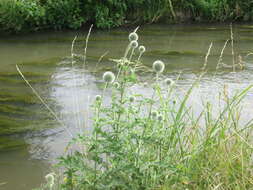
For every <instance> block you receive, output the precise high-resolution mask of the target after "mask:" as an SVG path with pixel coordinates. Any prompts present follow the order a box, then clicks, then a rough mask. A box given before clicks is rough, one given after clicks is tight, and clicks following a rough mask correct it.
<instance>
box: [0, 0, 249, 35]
mask: <svg viewBox="0 0 253 190" xmlns="http://www.w3.org/2000/svg"><path fill="white" fill-rule="evenodd" d="M252 8H253V1H252V0H243V1H241V0H1V1H0V30H2V31H9V32H20V31H35V30H42V29H57V30H59V29H63V28H70V29H78V28H80V27H82V26H83V25H85V24H87V23H93V24H95V26H96V27H98V28H112V27H117V26H121V25H126V24H136V23H138V24H140V23H152V22H159V21H160V22H164V23H177V22H183V21H186V20H187V21H192V22H223V21H252V20H253V9H252Z"/></svg>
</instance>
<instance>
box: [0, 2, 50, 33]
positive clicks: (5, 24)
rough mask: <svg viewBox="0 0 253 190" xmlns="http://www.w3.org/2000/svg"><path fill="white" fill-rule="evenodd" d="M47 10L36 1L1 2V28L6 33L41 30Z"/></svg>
mask: <svg viewBox="0 0 253 190" xmlns="http://www.w3.org/2000/svg"><path fill="white" fill-rule="evenodd" d="M44 16H45V9H44V8H43V7H42V6H40V5H39V3H38V2H37V1H34V0H23V1H18V0H17V1H16V0H7V1H6V0H4V1H0V27H1V28H2V29H3V30H6V31H13V32H20V31H21V30H25V31H27V30H39V29H41V27H42V25H43V23H44V22H43V21H44Z"/></svg>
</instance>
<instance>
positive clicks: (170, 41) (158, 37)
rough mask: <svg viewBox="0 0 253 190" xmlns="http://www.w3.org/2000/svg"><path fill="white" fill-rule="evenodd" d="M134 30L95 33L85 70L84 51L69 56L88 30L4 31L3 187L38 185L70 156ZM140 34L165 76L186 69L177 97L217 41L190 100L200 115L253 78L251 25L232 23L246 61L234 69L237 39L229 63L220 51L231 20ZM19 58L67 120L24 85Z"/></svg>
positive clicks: (0, 80)
mask: <svg viewBox="0 0 253 190" xmlns="http://www.w3.org/2000/svg"><path fill="white" fill-rule="evenodd" d="M129 31H130V30H129V29H116V30H111V31H103V32H102V31H93V32H92V34H91V37H90V40H89V45H88V49H87V59H86V62H87V65H86V67H85V68H83V64H82V63H83V60H82V58H79V57H76V58H75V60H74V61H75V63H74V66H73V67H72V63H71V59H70V57H69V55H70V49H71V42H72V40H73V38H74V36H75V35H78V38H77V41H76V45H75V48H74V51H75V53H76V54H83V52H84V35H85V34H86V33H87V31H79V32H50V33H37V34H29V35H22V36H0V190H2V189H3V190H28V189H32V188H35V187H38V186H39V184H40V183H42V182H43V181H44V176H45V174H47V173H48V172H49V171H50V165H51V164H52V163H54V162H55V161H54V159H55V158H57V157H58V156H59V155H61V154H64V147H65V146H66V144H67V142H68V141H69V140H70V139H71V136H74V135H76V134H77V133H79V132H87V131H88V130H89V128H90V127H89V122H88V119H87V118H89V116H90V112H89V104H90V102H92V100H93V98H94V96H95V95H96V94H100V93H101V91H102V80H101V75H102V73H103V72H104V71H105V70H108V69H113V68H114V64H113V63H112V62H111V61H110V60H109V58H119V57H120V56H122V55H123V54H124V50H125V47H126V45H127V43H128V40H127V36H128V33H129ZM139 35H140V39H139V43H140V44H142V45H145V46H146V48H147V52H146V53H145V54H144V57H143V58H142V61H143V62H144V63H145V64H146V65H147V66H150V65H151V64H152V62H153V61H154V60H156V59H161V60H163V61H164V62H165V63H166V72H165V74H164V77H166V76H168V77H171V78H173V79H176V78H177V77H178V76H179V75H180V79H179V81H178V82H177V86H176V88H177V92H176V93H178V96H179V97H180V95H182V94H184V93H185V89H187V88H188V87H189V86H190V85H191V84H192V82H193V81H195V80H196V78H197V77H198V76H199V75H200V73H201V72H202V71H201V68H202V67H203V64H204V62H205V55H206V52H207V50H208V48H209V45H210V43H211V42H212V43H213V47H212V49H211V51H210V55H209V57H208V62H207V70H208V72H207V73H206V74H205V75H204V76H203V78H202V79H201V81H200V84H199V85H198V86H197V87H196V88H195V89H194V91H193V93H192V95H191V97H190V99H189V105H191V106H193V109H194V110H195V111H196V113H198V112H200V111H201V109H202V102H203V101H206V100H209V101H210V102H211V103H213V105H214V107H215V106H216V100H218V98H219V92H221V91H223V89H224V88H226V89H227V91H228V94H231V95H232V94H233V93H235V92H236V91H239V90H240V89H243V88H245V87H247V86H248V85H250V84H252V83H253V55H248V56H247V54H249V53H250V52H253V48H252V47H253V26H250V25H235V26H234V31H233V35H234V52H235V56H234V59H235V62H236V63H238V62H240V63H241V64H242V65H243V68H241V67H240V66H238V67H236V72H233V68H232V56H231V54H232V53H231V52H232V51H231V43H228V45H227V47H226V49H225V50H224V54H223V59H222V61H223V63H224V65H223V67H222V68H220V69H218V70H216V66H217V62H218V59H219V56H220V52H221V49H222V47H223V46H224V43H225V42H226V40H227V39H229V38H230V29H229V26H228V25H194V26H193V25H189V26H164V25H150V26H145V27H141V28H140V29H139ZM105 53H106V55H105V56H104V57H103V59H102V60H101V62H99V63H98V60H99V58H100V56H101V55H103V54H105ZM16 64H18V66H19V68H20V69H21V71H22V72H23V74H24V76H25V77H26V78H27V80H29V82H30V83H31V84H32V86H33V87H34V88H35V89H36V90H37V92H38V93H39V94H40V96H41V97H42V98H43V99H44V100H45V101H46V102H47V104H48V105H49V106H50V107H51V108H52V110H54V112H55V113H56V114H57V115H58V117H59V118H60V119H61V121H62V122H63V125H64V126H63V125H61V124H59V123H58V122H56V121H55V119H54V118H53V117H52V115H51V114H50V113H49V112H48V110H46V109H45V106H44V105H43V104H42V103H41V102H40V101H38V99H37V98H36V97H35V96H34V94H33V93H32V91H31V89H29V88H28V87H27V86H26V84H25V82H24V81H23V80H22V79H21V77H20V76H19V75H18V73H17V71H16ZM142 79H143V81H144V83H150V82H152V75H149V74H147V75H143V76H142ZM132 89H133V90H135V91H139V92H141V93H144V94H149V93H150V92H151V90H150V88H148V85H139V86H134V87H133V88H132ZM107 98H109V95H108V96H107ZM252 100H253V97H252V91H249V93H248V95H247V97H246V99H245V102H244V117H243V119H245V120H246V119H248V118H250V117H253V113H252V111H251V110H252V108H253V104H252Z"/></svg>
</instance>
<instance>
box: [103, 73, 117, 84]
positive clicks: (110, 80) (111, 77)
mask: <svg viewBox="0 0 253 190" xmlns="http://www.w3.org/2000/svg"><path fill="white" fill-rule="evenodd" d="M103 80H104V81H105V82H106V83H113V81H114V80H115V75H114V74H113V73H112V72H111V71H107V72H105V73H104V75H103Z"/></svg>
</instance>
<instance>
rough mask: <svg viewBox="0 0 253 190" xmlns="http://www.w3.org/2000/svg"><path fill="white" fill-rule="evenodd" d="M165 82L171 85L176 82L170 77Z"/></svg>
mask: <svg viewBox="0 0 253 190" xmlns="http://www.w3.org/2000/svg"><path fill="white" fill-rule="evenodd" d="M164 82H165V84H167V85H169V86H170V85H173V84H174V81H173V80H172V79H170V78H167V79H165V81H164Z"/></svg>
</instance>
